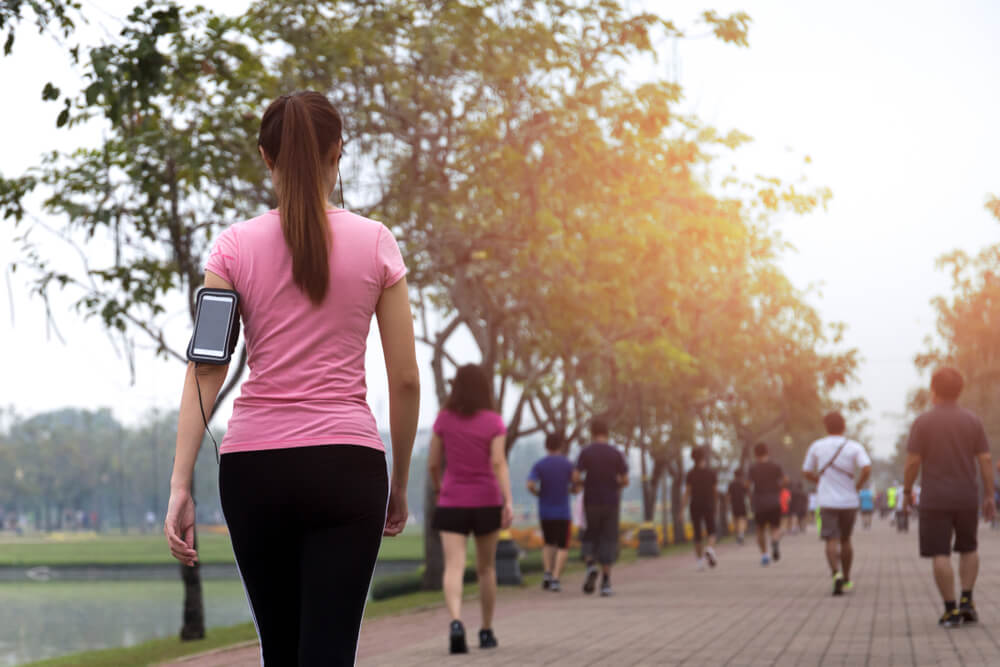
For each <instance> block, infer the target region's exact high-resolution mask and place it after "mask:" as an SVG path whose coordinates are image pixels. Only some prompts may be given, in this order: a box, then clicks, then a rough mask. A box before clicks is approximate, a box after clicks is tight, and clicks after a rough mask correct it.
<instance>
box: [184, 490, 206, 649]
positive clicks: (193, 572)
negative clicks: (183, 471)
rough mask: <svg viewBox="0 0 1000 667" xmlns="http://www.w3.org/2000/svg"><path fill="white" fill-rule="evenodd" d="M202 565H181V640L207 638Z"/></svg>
mask: <svg viewBox="0 0 1000 667" xmlns="http://www.w3.org/2000/svg"><path fill="white" fill-rule="evenodd" d="M194 489H195V484H194V473H193V472H192V473H191V495H192V497H194ZM194 525H195V528H194V548H195V551H197V550H198V512H197V510H196V511H195V518H194ZM200 568H201V565H200V564H199V563H195V564H194V567H188V566H186V565H181V581H183V582H184V611H183V614H184V616H183V624H182V625H181V635H180V636H181V641H190V640H192V639H204V638H205V598H204V596H203V594H202V591H201V569H200Z"/></svg>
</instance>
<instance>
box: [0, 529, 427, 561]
mask: <svg viewBox="0 0 1000 667" xmlns="http://www.w3.org/2000/svg"><path fill="white" fill-rule="evenodd" d="M198 551H199V553H200V554H201V562H202V563H232V562H233V552H232V548H231V547H230V545H229V536H228V535H224V534H218V533H209V532H203V533H200V534H199V535H198ZM423 556H424V547H423V537H422V536H421V534H420V533H413V534H404V535H400V536H399V537H394V538H391V539H388V538H387V539H385V540H383V541H382V550H381V552H380V554H379V558H380V559H383V560H422V559H423ZM176 562H177V561H175V560H174V559H173V558H172V557H171V556H170V552H169V551H168V550H167V543H166V540H165V539H164V538H163V536H162V535H159V534H156V535H95V534H94V533H79V534H74V533H61V534H58V535H56V536H52V537H22V538H14V537H11V538H3V539H0V566H5V565H7V566H10V565H13V566H25V567H32V566H36V565H131V564H141V565H157V564H174V563H176Z"/></svg>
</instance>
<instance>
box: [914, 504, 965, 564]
mask: <svg viewBox="0 0 1000 667" xmlns="http://www.w3.org/2000/svg"><path fill="white" fill-rule="evenodd" d="M978 530H979V510H978V509H970V510H920V555H921V556H923V557H924V558H930V557H932V556H949V555H951V552H952V549H954V550H955V551H957V552H958V553H968V552H971V551H975V550H976V549H977V548H978V547H979V542H978V540H977V535H976V534H977V532H978ZM952 538H954V547H953V546H952Z"/></svg>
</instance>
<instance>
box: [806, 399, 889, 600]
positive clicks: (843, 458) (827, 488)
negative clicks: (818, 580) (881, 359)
mask: <svg viewBox="0 0 1000 667" xmlns="http://www.w3.org/2000/svg"><path fill="white" fill-rule="evenodd" d="M823 425H824V426H825V427H826V432H827V436H826V437H824V438H820V439H819V440H817V441H816V442H814V443H812V445H810V446H809V451H807V452H806V459H805V462H804V463H803V464H802V473H803V474H804V475H805V477H806V479H808V480H809V481H810V482H814V483H815V484H816V493H817V496H818V499H819V515H820V521H821V524H822V528H821V530H820V538H822V539H823V540H824V541H825V542H826V562H827V564H829V566H830V572H831V576H832V577H833V594H834V595H843V594H844V592H845V591H850V590H852V589H853V587H854V583H853V582H852V581H851V564H852V563H853V562H854V548H853V546H852V544H851V535H852V534H853V533H854V522H855V520H856V519H857V514H858V505H859V501H858V492H859V491H860V490H861V489H862V488H864V486H865V484H867V483H868V478H869V477H870V476H871V474H872V460H871V457H869V456H868V452H866V451H865V448H864V447H862V446H861V444H860V443H858V442H855V441H854V440H851V439H850V438H848V437H847V436H846V435H844V432H845V431H846V430H847V424H846V423H845V422H844V417H843V415H841V414H840V413H839V412H831V413H829V414H827V415H826V416H825V417H823Z"/></svg>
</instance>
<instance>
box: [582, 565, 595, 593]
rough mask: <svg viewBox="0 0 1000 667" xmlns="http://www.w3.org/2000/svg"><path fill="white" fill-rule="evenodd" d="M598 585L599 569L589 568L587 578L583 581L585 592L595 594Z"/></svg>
mask: <svg viewBox="0 0 1000 667" xmlns="http://www.w3.org/2000/svg"><path fill="white" fill-rule="evenodd" d="M596 585H597V568H596V567H594V566H593V565H591V566H590V567H588V568H587V577H586V578H585V579H584V580H583V592H584V593H588V594H590V593H593V592H594V587H595V586H596Z"/></svg>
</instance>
